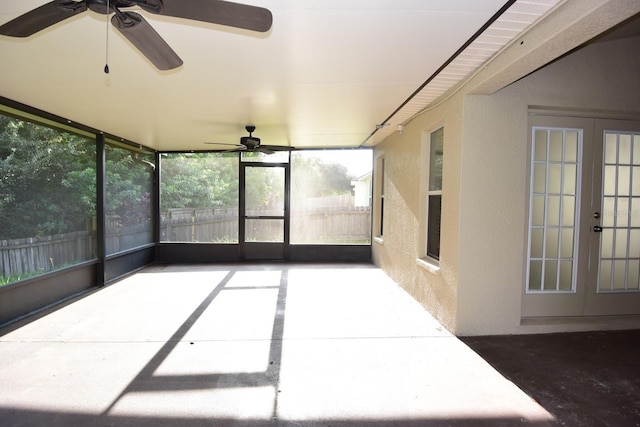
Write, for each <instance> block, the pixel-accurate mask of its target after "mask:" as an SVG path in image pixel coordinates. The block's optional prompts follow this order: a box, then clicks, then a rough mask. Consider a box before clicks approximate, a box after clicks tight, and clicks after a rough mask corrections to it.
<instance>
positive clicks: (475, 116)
mask: <svg viewBox="0 0 640 427" xmlns="http://www.w3.org/2000/svg"><path fill="white" fill-rule="evenodd" d="M639 69H640V38H633V39H626V40H622V41H617V42H608V43H600V44H596V45H592V46H589V47H587V48H585V49H583V50H580V51H578V52H576V53H574V54H572V55H569V56H567V57H565V58H563V59H561V60H559V61H557V62H555V63H553V64H551V65H549V66H548V67H546V68H544V69H542V70H540V71H538V72H536V73H534V74H532V75H531V76H529V77H527V78H525V79H523V80H521V81H519V82H517V83H514V84H513V85H511V86H510V87H508V88H505V89H503V90H502V91H499V92H498V93H496V94H494V95H490V96H467V97H466V98H465V106H464V111H465V113H464V114H465V121H464V135H465V137H464V140H463V152H464V155H463V158H462V164H463V167H462V191H461V200H462V207H461V215H460V228H461V232H460V235H461V238H460V259H461V261H460V264H461V265H460V270H459V273H458V274H459V287H458V296H459V298H458V317H457V323H456V333H458V334H461V335H477V334H493V333H500V334H510V333H523V332H551V331H564V330H580V329H593V328H594V327H597V325H594V323H593V322H590V323H582V324H581V323H579V322H578V323H572V324H566V323H562V322H558V323H556V324H553V325H551V324H547V325H536V326H521V325H520V312H521V311H520V310H521V300H522V288H523V286H524V280H525V265H526V264H525V261H526V258H525V256H526V244H527V241H526V227H527V212H526V203H527V195H528V178H529V177H528V162H529V159H528V152H529V147H528V143H527V135H528V125H527V123H528V109H529V107H530V106H543V107H547V108H552V109H558V110H559V111H558V113H557V114H558V115H563V114H566V113H567V111H569V110H571V111H573V112H576V111H577V112H578V113H579V114H581V115H583V116H585V117H590V116H594V115H598V114H603V113H605V112H606V113H607V114H614V115H619V116H621V117H625V116H627V117H628V116H633V115H636V117H640V97H638V94H639V93H640V73H638V71H637V70H639ZM601 327H606V325H605V324H603V325H601Z"/></svg>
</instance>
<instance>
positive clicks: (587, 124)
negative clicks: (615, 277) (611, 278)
mask: <svg viewBox="0 0 640 427" xmlns="http://www.w3.org/2000/svg"><path fill="white" fill-rule="evenodd" d="M557 113H558V112H555V113H548V112H547V113H541V112H536V111H533V112H532V111H530V115H529V122H528V125H527V132H528V147H529V149H528V153H529V154H528V157H527V171H528V172H529V178H528V180H531V179H532V175H531V168H532V158H531V156H532V151H531V150H532V148H533V143H532V139H533V136H532V131H533V128H534V127H536V126H538V127H543V128H559V129H568V128H573V129H582V131H583V134H582V135H583V137H582V150H581V151H582V152H581V153H580V154H581V156H582V157H581V159H580V163H581V165H582V168H581V169H582V174H581V177H580V179H579V181H580V182H581V188H580V190H579V191H580V193H581V194H580V196H581V199H580V205H579V209H580V212H579V215H578V223H577V224H576V232H577V233H578V240H577V241H578V246H577V248H575V250H576V251H577V252H576V255H575V262H576V263H577V269H576V270H575V288H574V289H573V290H572V291H567V292H531V291H528V290H527V282H528V274H529V266H528V261H529V256H528V253H529V245H530V242H529V226H530V225H529V215H530V203H531V199H530V198H531V189H529V191H528V192H527V195H526V212H527V220H526V233H527V234H526V236H527V238H526V239H525V242H526V244H527V247H526V248H525V251H524V254H525V256H524V259H525V269H524V271H525V278H524V279H525V280H524V281H523V286H522V304H521V317H522V318H532V317H584V316H602V315H635V314H640V311H639V308H640V291H634V292H624V293H615V292H608V293H603V292H598V289H597V283H598V276H599V256H600V233H598V232H594V226H597V225H600V220H599V219H597V218H594V216H593V213H594V212H598V211H600V210H601V203H602V198H601V188H600V187H601V186H602V175H601V172H602V171H601V170H600V169H602V152H601V151H602V148H603V145H602V144H603V138H604V130H605V129H606V130H622V131H624V130H640V122H639V121H637V119H636V120H629V119H628V118H619V117H612V116H609V115H605V117H589V116H590V115H588V114H587V115H585V114H576V115H573V114H568V115H564V114H557ZM594 116H597V114H596V115H594ZM608 124H612V125H613V128H612V127H611V126H607V125H608ZM596 162H599V163H598V164H596ZM625 301H626V302H625ZM621 302H624V304H623V305H622V306H621V305H620V304H621Z"/></svg>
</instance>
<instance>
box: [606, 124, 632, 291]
mask: <svg viewBox="0 0 640 427" xmlns="http://www.w3.org/2000/svg"><path fill="white" fill-rule="evenodd" d="M604 141H605V143H604V148H603V150H604V152H603V153H602V154H603V159H604V164H603V171H604V172H603V175H602V194H603V198H602V206H601V209H602V211H601V212H602V228H603V230H602V233H601V234H600V262H599V274H598V279H599V280H598V292H637V291H639V290H640V279H639V277H640V270H639V268H640V242H639V241H638V238H639V237H640V134H637V133H635V134H634V133H631V132H617V131H605V135H604Z"/></svg>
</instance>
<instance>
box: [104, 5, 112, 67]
mask: <svg viewBox="0 0 640 427" xmlns="http://www.w3.org/2000/svg"><path fill="white" fill-rule="evenodd" d="M110 10H111V9H110V8H109V0H107V43H106V46H105V60H104V62H105V64H104V73H105V74H109V11H110Z"/></svg>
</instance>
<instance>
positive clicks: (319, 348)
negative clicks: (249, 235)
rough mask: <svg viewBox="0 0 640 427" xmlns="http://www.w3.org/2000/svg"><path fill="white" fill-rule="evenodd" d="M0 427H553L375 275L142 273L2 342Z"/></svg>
mask: <svg viewBox="0 0 640 427" xmlns="http://www.w3.org/2000/svg"><path fill="white" fill-rule="evenodd" d="M0 334H1V335H0V425H2V426H22V425H25V426H27V425H29V426H38V425H46V426H69V425H90V426H102V425H136V426H138V425H153V426H163V425H180V426H185V425H186V426H190V425H213V426H365V427H366V426H430V425H434V426H447V425H455V426H458V425H473V426H477V425H487V426H500V425H504V426H510V425H519V424H526V425H535V426H538V425H556V424H557V421H556V420H555V419H554V418H553V416H552V415H551V414H550V413H549V412H547V411H546V410H545V409H544V408H542V407H541V406H540V405H538V404H537V403H536V402H535V401H534V400H533V399H532V398H530V397H529V396H528V395H527V394H525V393H524V392H523V391H522V390H521V389H520V388H518V387H517V386H516V385H514V384H513V383H512V382H511V381H509V380H507V379H506V378H505V377H504V376H502V375H501V374H500V373H498V372H497V371H496V370H495V369H494V368H493V367H491V365H489V363H487V362H486V361H485V360H483V359H482V358H481V357H480V356H479V355H478V354H476V353H475V352H474V351H473V350H471V349H470V348H469V347H467V345H465V344H464V343H463V342H462V341H461V340H459V339H458V338H456V337H455V336H453V335H451V334H450V333H449V332H447V331H446V330H445V329H444V328H443V327H442V326H441V325H440V324H439V323H438V322H437V321H436V320H434V318H433V317H432V316H431V315H430V314H429V313H428V312H427V311H425V310H424V309H423V308H422V307H421V306H420V305H419V304H418V303H417V302H416V301H414V300H413V299H412V298H411V297H409V296H408V295H407V294H406V293H405V292H404V291H403V290H402V289H400V288H399V287H398V286H397V285H396V284H395V283H394V282H393V281H391V280H390V279H389V278H388V277H387V276H386V275H385V274H384V273H383V272H382V271H381V270H379V269H377V268H375V267H372V266H370V265H295V264H294V265H291V264H259V265H216V266H211V265H210V266H153V267H150V268H147V269H144V270H142V271H141V272H139V273H137V274H135V275H132V276H130V277H128V278H126V279H124V280H121V281H119V282H117V283H115V284H113V285H111V286H108V287H106V288H104V289H101V290H98V291H95V292H92V293H90V294H88V295H85V296H83V297H82V298H78V299H77V300H76V301H74V302H73V303H70V304H67V305H65V306H64V307H62V308H59V309H57V310H55V311H51V312H50V313H47V314H44V315H42V316H41V317H39V318H38V319H36V320H33V321H30V322H25V323H24V324H22V325H19V326H13V327H12V328H11V329H6V330H4V331H0Z"/></svg>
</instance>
